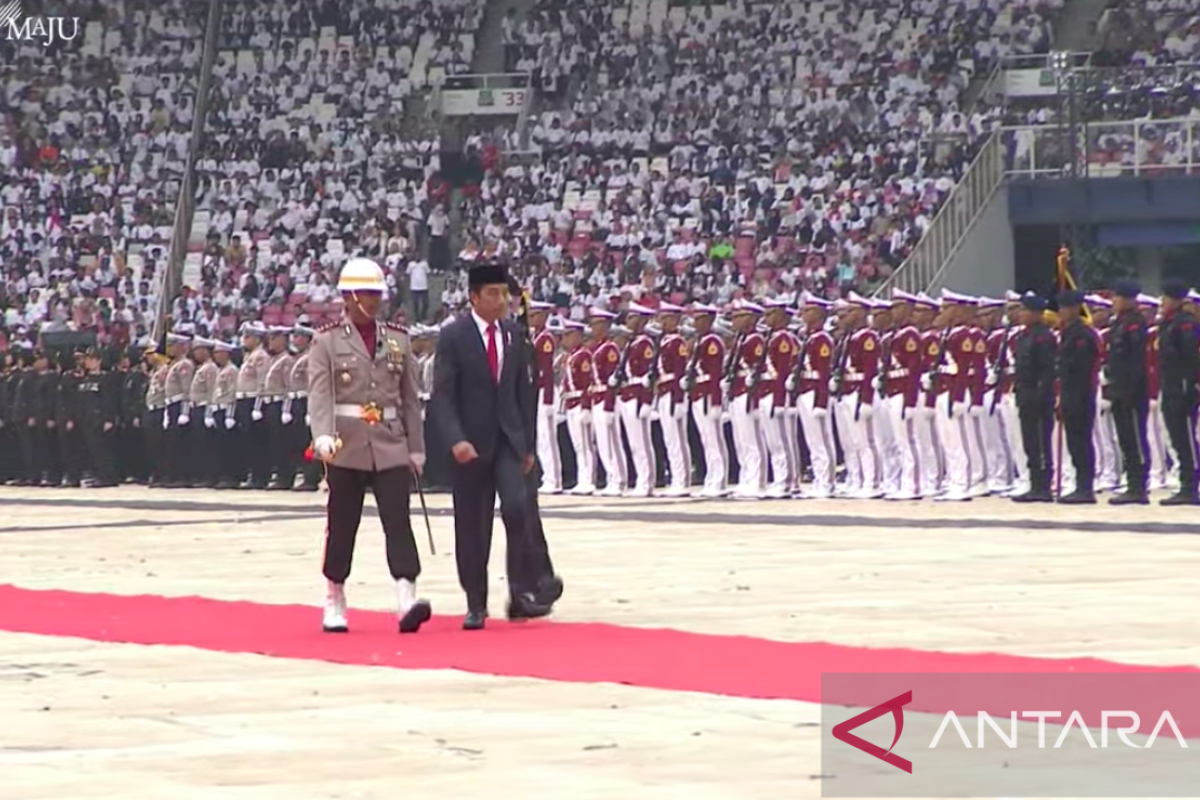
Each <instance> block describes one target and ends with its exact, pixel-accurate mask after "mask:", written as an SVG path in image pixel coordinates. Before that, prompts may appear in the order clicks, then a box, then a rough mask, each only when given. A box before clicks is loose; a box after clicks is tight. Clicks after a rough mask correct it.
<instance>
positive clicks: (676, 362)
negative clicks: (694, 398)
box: [655, 333, 688, 403]
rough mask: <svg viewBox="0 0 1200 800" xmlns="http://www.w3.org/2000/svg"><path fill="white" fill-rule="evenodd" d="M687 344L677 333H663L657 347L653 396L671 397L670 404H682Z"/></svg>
mask: <svg viewBox="0 0 1200 800" xmlns="http://www.w3.org/2000/svg"><path fill="white" fill-rule="evenodd" d="M687 364H688V344H687V340H686V339H684V338H683V336H682V335H680V334H678V333H664V334H663V338H662V340H661V341H660V342H659V345H658V385H657V386H656V387H655V394H657V395H658V396H660V397H661V396H662V395H664V394H669V395H671V402H672V403H682V402H683V376H684V374H685V373H686V372H687Z"/></svg>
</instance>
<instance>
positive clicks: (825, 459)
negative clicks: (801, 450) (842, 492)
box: [798, 392, 837, 497]
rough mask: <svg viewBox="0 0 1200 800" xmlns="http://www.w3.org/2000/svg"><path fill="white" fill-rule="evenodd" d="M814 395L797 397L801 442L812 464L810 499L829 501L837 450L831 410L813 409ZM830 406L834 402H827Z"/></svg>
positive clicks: (814, 393)
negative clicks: (818, 498)
mask: <svg viewBox="0 0 1200 800" xmlns="http://www.w3.org/2000/svg"><path fill="white" fill-rule="evenodd" d="M816 400H817V394H816V392H806V393H805V394H802V395H800V399H799V401H798V410H799V413H800V425H801V426H802V427H803V428H804V441H805V442H806V443H807V444H808V455H809V458H810V459H811V460H812V471H813V484H812V489H811V490H810V491H809V495H810V496H812V497H831V496H832V495H833V484H834V480H835V477H836V471H837V450H836V448H835V447H834V445H833V416H832V415H831V409H830V408H821V409H818V408H817V407H816ZM830 405H831V406H832V405H833V401H832V400H831V401H830Z"/></svg>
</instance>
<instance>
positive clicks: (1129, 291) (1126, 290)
mask: <svg viewBox="0 0 1200 800" xmlns="http://www.w3.org/2000/svg"><path fill="white" fill-rule="evenodd" d="M1141 293H1142V286H1141V284H1140V283H1138V282H1137V281H1117V282H1116V283H1115V284H1114V285H1113V294H1115V295H1116V296H1117V297H1124V298H1126V299H1128V300H1137V298H1138V295H1139V294H1141Z"/></svg>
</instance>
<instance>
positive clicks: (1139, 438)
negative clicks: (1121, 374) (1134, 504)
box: [1112, 397, 1150, 495]
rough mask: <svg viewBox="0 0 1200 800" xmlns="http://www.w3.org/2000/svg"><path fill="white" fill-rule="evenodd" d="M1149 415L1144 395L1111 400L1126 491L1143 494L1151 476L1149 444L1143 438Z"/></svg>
mask: <svg viewBox="0 0 1200 800" xmlns="http://www.w3.org/2000/svg"><path fill="white" fill-rule="evenodd" d="M1149 414H1150V401H1149V399H1147V398H1146V397H1139V398H1134V399H1130V400H1113V401H1112V419H1113V425H1115V426H1116V429H1117V446H1118V447H1120V448H1121V462H1122V463H1123V464H1124V467H1125V482H1126V484H1127V486H1128V488H1127V489H1126V491H1128V492H1129V494H1133V495H1144V494H1145V493H1146V483H1147V481H1148V480H1149V477H1150V447H1149V445H1148V443H1147V441H1146V420H1147V418H1148V416H1149Z"/></svg>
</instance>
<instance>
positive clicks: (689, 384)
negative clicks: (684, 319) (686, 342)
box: [683, 334, 703, 394]
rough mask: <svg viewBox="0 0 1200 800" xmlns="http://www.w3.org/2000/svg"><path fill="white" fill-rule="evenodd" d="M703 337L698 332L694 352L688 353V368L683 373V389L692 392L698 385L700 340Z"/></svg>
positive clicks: (693, 344) (693, 343) (693, 346)
mask: <svg viewBox="0 0 1200 800" xmlns="http://www.w3.org/2000/svg"><path fill="white" fill-rule="evenodd" d="M702 338H703V337H701V336H700V335H699V334H696V337H695V341H694V342H692V352H691V354H689V355H688V363H687V369H686V370H684V373H683V390H684V391H685V392H687V393H689V394H691V391H692V389H694V388H695V387H696V370H697V369H699V367H700V341H701V339H702Z"/></svg>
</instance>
